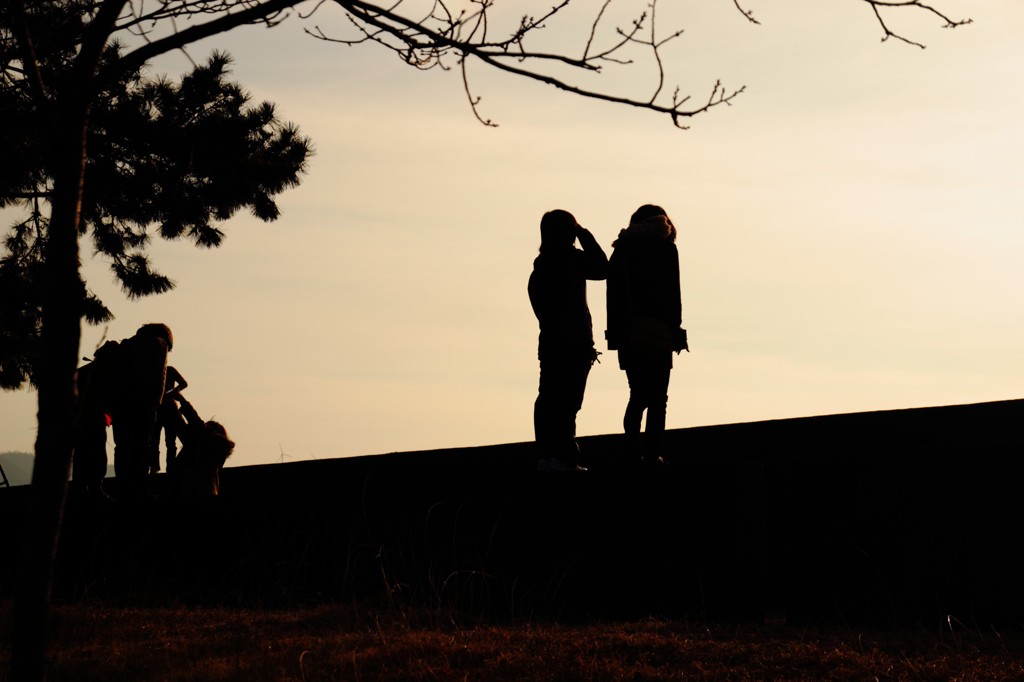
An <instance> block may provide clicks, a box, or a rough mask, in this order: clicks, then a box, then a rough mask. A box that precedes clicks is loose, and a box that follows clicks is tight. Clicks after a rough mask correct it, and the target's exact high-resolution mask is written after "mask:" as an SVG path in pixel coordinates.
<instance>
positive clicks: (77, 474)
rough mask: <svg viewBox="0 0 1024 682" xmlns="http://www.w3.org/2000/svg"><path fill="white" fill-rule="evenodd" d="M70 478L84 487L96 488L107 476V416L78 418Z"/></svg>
mask: <svg viewBox="0 0 1024 682" xmlns="http://www.w3.org/2000/svg"><path fill="white" fill-rule="evenodd" d="M71 462H72V469H71V478H72V480H74V481H75V482H76V483H84V484H85V485H86V486H88V487H91V486H98V485H100V484H101V483H102V482H103V477H104V476H106V475H107V416H106V415H105V414H88V415H84V416H82V417H81V418H80V420H79V423H78V433H77V437H76V438H75V451H74V454H73V456H72V460H71Z"/></svg>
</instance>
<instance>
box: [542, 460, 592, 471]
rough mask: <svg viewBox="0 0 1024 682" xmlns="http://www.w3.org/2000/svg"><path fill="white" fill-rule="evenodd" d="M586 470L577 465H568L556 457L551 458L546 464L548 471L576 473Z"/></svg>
mask: <svg viewBox="0 0 1024 682" xmlns="http://www.w3.org/2000/svg"><path fill="white" fill-rule="evenodd" d="M586 470H587V468H586V467H581V466H579V465H578V464H569V463H568V462H565V461H563V460H561V459H558V458H557V457H553V458H552V459H551V462H550V463H549V464H548V471H561V472H576V471H586Z"/></svg>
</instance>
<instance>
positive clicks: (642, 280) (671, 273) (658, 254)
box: [605, 226, 682, 353]
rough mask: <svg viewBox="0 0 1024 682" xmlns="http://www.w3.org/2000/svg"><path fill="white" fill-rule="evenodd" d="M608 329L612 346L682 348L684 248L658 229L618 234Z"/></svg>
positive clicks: (611, 264)
mask: <svg viewBox="0 0 1024 682" xmlns="http://www.w3.org/2000/svg"><path fill="white" fill-rule="evenodd" d="M607 303H608V330H607V332H606V333H605V337H606V338H607V341H608V348H609V349H611V350H620V351H621V350H625V351H637V350H655V349H660V350H664V351H667V352H669V353H671V351H672V350H681V348H682V347H681V346H680V343H681V341H680V337H681V334H682V331H681V324H682V302H681V297H680V293H679V251H678V249H676V245H675V242H673V241H672V240H671V239H668V238H666V237H665V236H663V235H660V234H658V233H656V232H654V231H649V230H638V229H633V227H632V226H631V227H630V228H627V229H625V230H623V231H622V232H620V233H619V238H618V239H617V240H616V241H615V243H614V244H613V251H612V257H611V260H610V261H609V266H608V298H607Z"/></svg>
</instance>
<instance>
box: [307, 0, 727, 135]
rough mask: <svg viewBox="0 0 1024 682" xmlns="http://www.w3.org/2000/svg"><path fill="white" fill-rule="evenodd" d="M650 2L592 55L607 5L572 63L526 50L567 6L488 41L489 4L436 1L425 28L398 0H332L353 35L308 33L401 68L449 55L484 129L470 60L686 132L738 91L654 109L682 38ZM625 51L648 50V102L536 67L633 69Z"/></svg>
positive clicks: (428, 64) (436, 63)
mask: <svg viewBox="0 0 1024 682" xmlns="http://www.w3.org/2000/svg"><path fill="white" fill-rule="evenodd" d="M656 2H657V0H652V2H651V3H650V5H649V7H650V10H649V13H647V12H645V13H643V14H641V15H640V16H639V17H638V18H636V19H634V20H633V21H632V22H631V23H630V27H629V28H628V29H622V28H618V29H616V31H615V32H616V34H617V35H618V36H619V38H620V39H619V40H618V41H616V42H615V43H614V44H613V45H612V46H611V47H609V48H607V49H602V50H600V51H593V45H594V42H595V40H596V38H597V33H598V28H599V26H598V25H599V23H600V22H601V20H602V18H603V16H604V12H605V10H606V9H607V7H608V5H609V4H610V3H609V2H606V3H605V4H604V5H603V6H602V8H601V10H600V11H599V12H598V14H597V16H596V18H595V19H594V21H593V22H592V24H591V28H590V31H589V35H588V36H587V37H586V39H585V42H584V49H583V54H582V56H581V57H579V58H575V57H570V56H569V55H568V53H567V52H563V53H548V52H540V51H534V50H532V49H530V48H528V47H526V45H525V44H524V43H525V39H526V38H527V36H528V34H529V33H530V32H531V31H534V30H537V29H539V28H542V27H543V25H544V22H545V21H547V20H548V19H550V18H551V17H553V16H554V15H555V14H556V13H558V12H559V11H561V10H562V9H563V8H565V7H566V6H567V5H568V3H567V2H562V3H561V4H559V5H556V6H554V7H552V8H551V10H549V11H548V12H547V13H546V14H544V15H543V16H542V17H541V18H540V19H534V18H531V17H523V19H522V20H521V21H520V23H519V27H518V29H517V30H515V31H513V32H511V33H510V34H509V35H508V36H507V37H504V38H501V39H498V40H492V39H490V38H489V36H488V35H487V11H488V10H489V9H490V8H491V7H492V4H493V0H477V1H476V2H475V3H474V4H476V5H478V9H477V11H476V12H473V13H471V14H466V13H463V14H459V15H454V16H453V15H452V14H451V13H447V12H446V9H447V8H445V7H444V2H443V1H441V0H438V2H436V3H435V10H433V11H432V13H431V14H430V16H429V17H428V19H429V21H422V20H415V19H410V18H408V17H406V16H403V15H402V14H400V13H399V12H397V11H395V9H396V8H397V7H399V5H401V4H402V2H401V0H399V2H398V3H395V4H394V5H392V6H391V8H389V9H385V8H382V7H380V6H379V5H377V4H375V3H371V2H365V1H364V0H335V3H336V4H337V5H339V6H340V7H341V8H343V9H344V10H345V11H346V13H347V14H348V16H349V19H350V22H351V23H352V24H353V25H354V26H355V27H356V30H357V32H358V36H357V37H355V38H334V37H330V36H328V35H326V34H325V33H324V32H323V30H322V29H320V28H319V27H316V28H315V29H314V30H312V31H309V33H310V35H313V36H314V37H317V38H319V39H321V40H327V41H331V42H338V43H342V44H348V45H355V44H359V43H363V42H366V41H372V42H376V43H378V44H381V45H383V46H385V47H387V48H388V49H390V50H392V51H393V52H395V53H397V54H398V55H399V56H400V57H401V58H402V60H403V61H405V62H406V63H408V64H412V65H414V66H417V67H418V68H423V69H427V68H433V67H440V68H447V67H446V66H445V61H446V59H447V58H448V57H449V56H450V57H451V59H453V60H455V62H456V63H458V64H459V66H460V69H461V71H462V77H463V85H464V88H465V91H466V95H467V97H468V99H469V102H470V106H471V108H472V109H473V114H474V116H475V117H476V118H477V119H478V120H480V121H481V122H482V123H484V124H485V125H494V122H493V121H491V120H490V119H486V118H484V117H483V116H482V115H481V114H480V112H479V110H478V105H479V102H480V99H479V97H475V96H473V94H472V92H471V88H470V86H469V80H468V75H467V72H466V62H467V61H468V60H469V59H471V58H475V59H477V60H479V61H481V62H483V63H484V64H487V65H488V66H491V67H493V68H496V69H499V70H501V71H504V72H506V73H511V74H514V75H516V76H520V77H523V78H528V79H531V80H535V81H539V82H542V83H547V84H549V85H552V86H554V87H556V88H558V89H560V90H564V91H566V92H570V93H573V94H576V95H580V96H582V97H587V98H590V99H599V100H603V101H607V102H613V103H617V104H626V105H629V106H633V107H638V108H643V109H649V110H652V111H655V112H658V113H664V114H668V115H669V116H670V117H671V119H672V121H673V123H674V124H675V125H676V126H677V127H680V128H685V127H686V126H684V125H682V120H683V119H685V118H690V117H692V116H695V115H697V114H699V113H703V112H705V111H707V110H708V109H710V108H712V107H715V106H718V105H720V104H728V103H729V102H730V101H731V100H732V99H733V98H735V97H736V96H737V95H739V94H740V93H741V92H743V88H739V89H737V90H734V91H732V92H727V91H725V90H724V89H723V88H722V86H721V83H716V84H715V86H714V87H713V88H712V94H711V96H710V97H709V98H708V100H707V101H706V102H705V103H704V104H703V105H702V106H699V107H693V108H687V107H686V105H687V103H688V102H689V99H690V98H689V97H681V96H679V94H678V90H677V92H676V94H675V95H673V98H672V100H671V102H670V103H661V102H659V101H658V100H659V97H660V95H661V93H662V91H663V89H664V86H665V71H664V66H663V63H662V60H661V52H660V51H661V49H662V48H663V47H664V46H665V44H667V43H668V42H669V41H671V40H673V39H675V38H677V37H679V36H680V35H682V31H681V30H679V31H675V32H673V33H671V34H670V35H668V36H667V37H664V38H658V36H657V32H656V26H655V22H654V16H655V6H656ZM438 7H441V8H444V10H445V12H438V11H437V8H438ZM641 31H644V32H645V33H646V35H645V37H640V36H641ZM629 45H638V46H640V47H643V48H646V49H648V50H649V52H650V53H651V55H652V58H653V60H654V63H655V66H656V69H657V76H658V78H657V82H656V85H655V88H654V92H653V94H652V95H651V97H650V98H648V99H637V98H633V97H628V96H623V95H615V94H611V93H607V92H601V91H599V90H594V89H590V88H587V87H583V86H580V85H576V84H573V83H570V82H568V81H567V80H565V79H564V78H560V77H557V76H555V75H553V74H551V73H549V72H547V71H544V70H541V68H540V65H542V64H545V63H559V64H563V65H567V66H570V67H573V68H575V69H579V70H581V71H589V72H600V71H601V67H602V63H603V62H609V63H617V64H628V63H631V60H629V59H626V58H624V57H620V56H619V54H618V53H619V51H620V50H622V49H624V48H625V47H627V46H629Z"/></svg>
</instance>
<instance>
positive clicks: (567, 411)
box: [533, 355, 593, 465]
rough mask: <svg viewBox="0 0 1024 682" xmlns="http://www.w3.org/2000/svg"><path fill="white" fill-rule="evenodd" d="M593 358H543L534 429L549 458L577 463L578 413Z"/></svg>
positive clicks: (542, 448) (543, 455) (539, 443)
mask: <svg viewBox="0 0 1024 682" xmlns="http://www.w3.org/2000/svg"><path fill="white" fill-rule="evenodd" d="M592 364H593V358H592V357H590V356H589V355H588V356H566V357H555V358H544V359H542V360H541V361H540V387H539V388H538V390H537V400H536V402H535V403H534V404H533V431H534V436H535V438H536V439H537V448H538V450H540V455H541V457H544V458H545V459H547V458H551V457H556V458H558V459H560V460H562V461H564V462H566V463H567V464H570V465H574V464H576V463H577V461H576V460H577V458H578V456H579V447H578V446H577V445H576V413H578V412H579V411H580V408H581V407H583V394H584V392H585V391H586V389H587V376H588V375H589V374H590V367H591V365H592Z"/></svg>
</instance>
